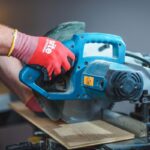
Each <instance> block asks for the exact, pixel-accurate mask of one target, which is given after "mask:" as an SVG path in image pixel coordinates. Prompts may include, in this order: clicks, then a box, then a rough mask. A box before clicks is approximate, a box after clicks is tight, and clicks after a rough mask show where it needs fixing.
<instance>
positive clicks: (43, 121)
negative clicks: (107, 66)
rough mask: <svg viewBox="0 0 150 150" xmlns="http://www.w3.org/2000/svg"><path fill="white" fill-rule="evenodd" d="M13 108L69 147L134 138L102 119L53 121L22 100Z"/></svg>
mask: <svg viewBox="0 0 150 150" xmlns="http://www.w3.org/2000/svg"><path fill="white" fill-rule="evenodd" d="M11 108H12V109H13V110H15V111H16V112H17V113H19V114H20V115H21V116H22V117H24V118H25V119H27V120H28V121H29V122H31V123H32V124H34V125H35V126H37V127H38V128H39V129H41V130H42V131H44V132H45V133H47V134H48V135H49V136H50V137H52V138H54V139H55V140H56V141H58V142H59V143H61V144H62V145H63V146H65V147H66V148H67V149H75V148H82V147H88V146H93V145H99V144H104V143H110V142H116V141H122V140H127V139H132V138H134V134H132V133H129V132H127V131H125V130H122V129H120V128H118V127H115V126H113V125H111V124H109V123H107V122H105V121H102V120H96V121H88V122H82V123H75V124H65V123H63V122H54V121H51V120H49V119H48V118H46V117H45V118H43V117H39V116H37V115H36V114H35V113H33V112H32V111H30V110H29V109H28V108H26V107H25V106H24V105H23V104H22V103H21V102H15V103H12V104H11Z"/></svg>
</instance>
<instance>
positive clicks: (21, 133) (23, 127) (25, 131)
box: [0, 123, 32, 150]
mask: <svg viewBox="0 0 150 150" xmlns="http://www.w3.org/2000/svg"><path fill="white" fill-rule="evenodd" d="M31 135H32V127H31V126H30V125H29V124H27V123H22V124H18V125H11V126H7V127H0V150H5V146H6V145H10V144H17V143H19V142H23V141H26V140H27V138H28V137H30V136H31Z"/></svg>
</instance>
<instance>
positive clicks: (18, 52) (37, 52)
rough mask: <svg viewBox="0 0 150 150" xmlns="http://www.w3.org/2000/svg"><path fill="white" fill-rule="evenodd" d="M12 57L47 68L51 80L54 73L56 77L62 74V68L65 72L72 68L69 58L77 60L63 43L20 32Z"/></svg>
mask: <svg viewBox="0 0 150 150" xmlns="http://www.w3.org/2000/svg"><path fill="white" fill-rule="evenodd" d="M12 55H13V56H15V57H17V58H18V59H20V60H21V61H23V62H25V63H27V64H35V65H40V66H42V67H45V68H46V69H47V71H48V75H49V77H50V78H51V75H52V73H53V72H54V74H55V75H58V74H60V73H61V67H62V68H64V70H65V71H68V70H69V69H70V68H71V66H70V63H69V61H68V58H70V59H71V60H72V61H74V60H75V56H74V54H73V53H72V52H71V51H70V50H69V49H68V48H66V47H65V46H64V45H63V44H62V43H61V42H59V41H55V40H53V39H50V38H47V37H35V36H29V35H26V34H23V33H20V32H18V34H17V39H16V42H15V49H14V51H13V53H12Z"/></svg>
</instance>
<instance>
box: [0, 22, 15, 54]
mask: <svg viewBox="0 0 150 150" xmlns="http://www.w3.org/2000/svg"><path fill="white" fill-rule="evenodd" d="M13 33H14V29H12V28H9V27H7V26H4V25H1V24H0V55H7V54H8V52H9V49H10V47H11V43H12V39H13Z"/></svg>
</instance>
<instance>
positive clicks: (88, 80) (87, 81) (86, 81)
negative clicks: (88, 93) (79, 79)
mask: <svg viewBox="0 0 150 150" xmlns="http://www.w3.org/2000/svg"><path fill="white" fill-rule="evenodd" d="M84 85H88V86H93V85H94V77H89V76H84Z"/></svg>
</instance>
